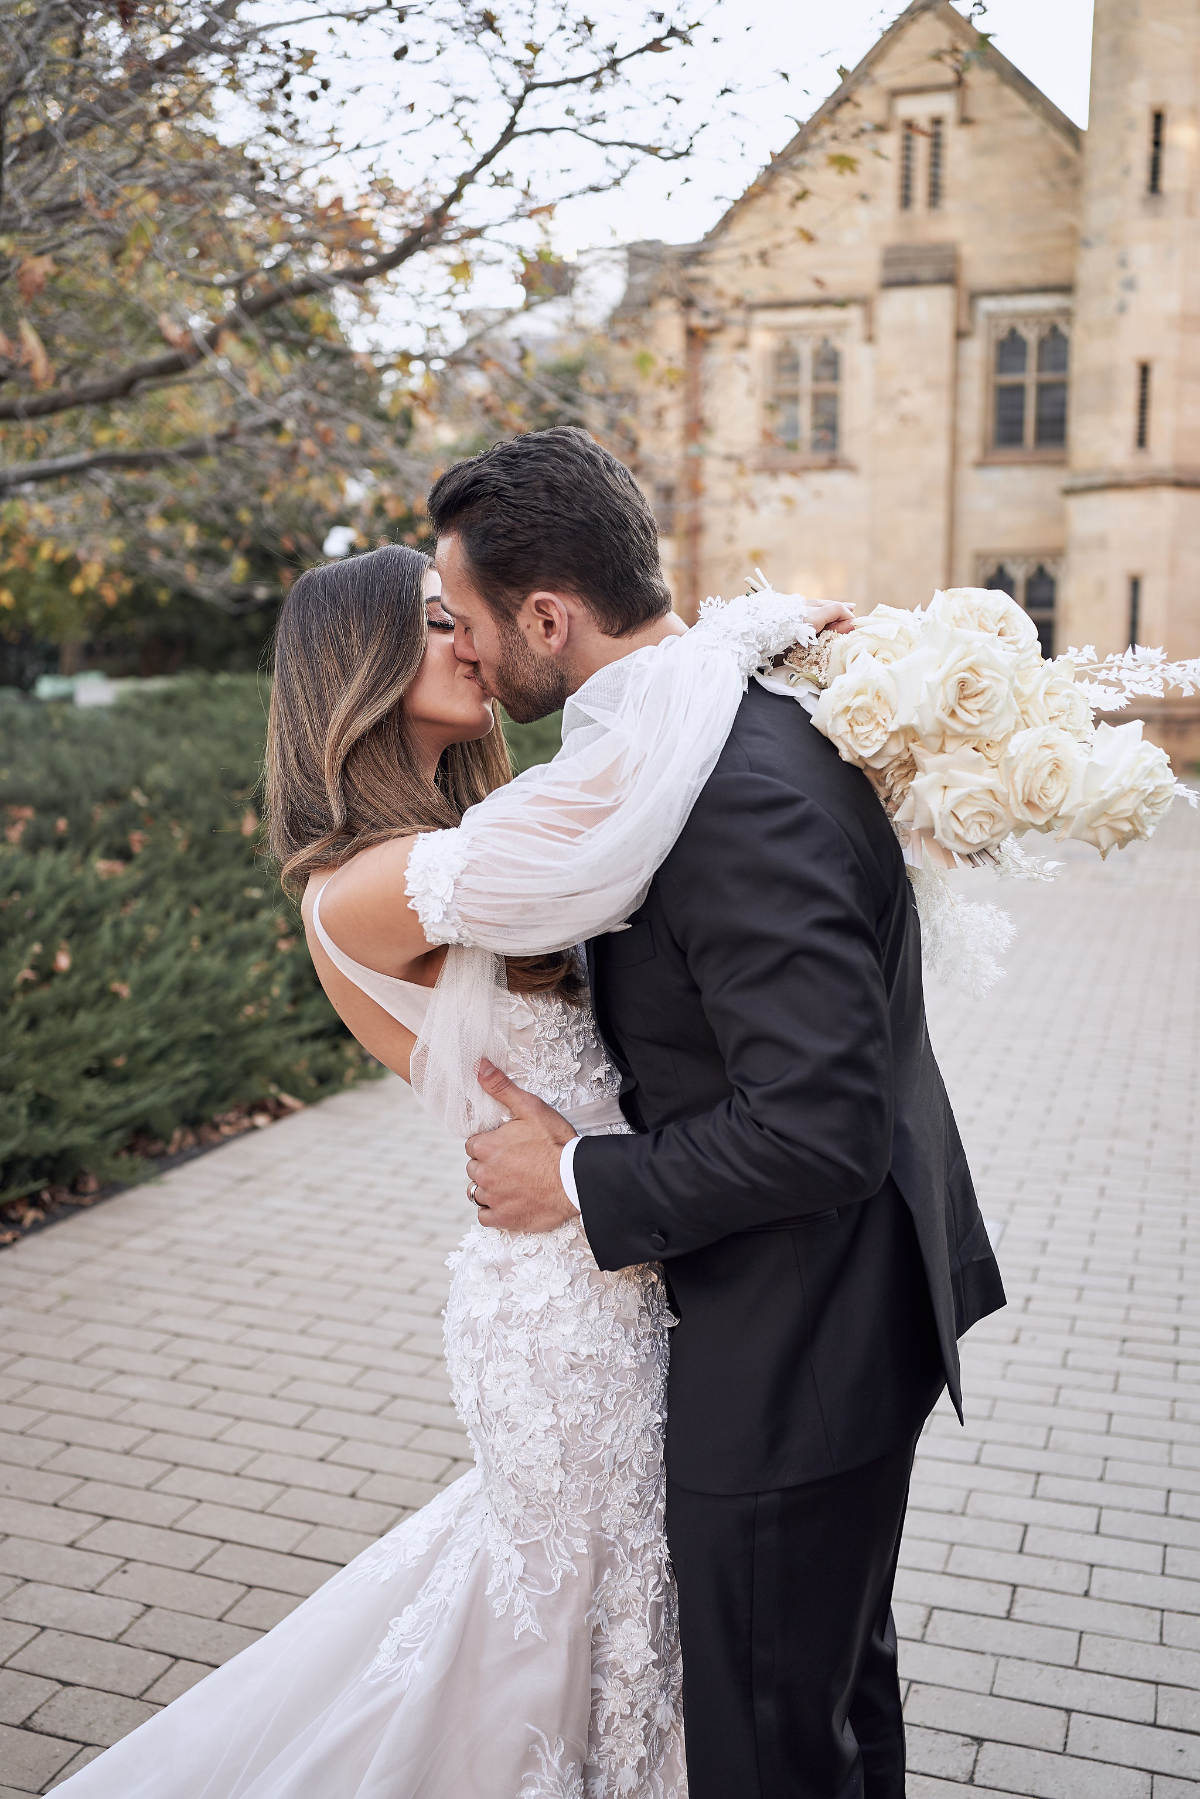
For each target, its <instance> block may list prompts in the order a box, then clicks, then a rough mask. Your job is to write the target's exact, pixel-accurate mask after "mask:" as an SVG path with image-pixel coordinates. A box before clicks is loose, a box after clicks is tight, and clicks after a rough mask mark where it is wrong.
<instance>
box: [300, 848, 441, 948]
mask: <svg viewBox="0 0 1200 1799" xmlns="http://www.w3.org/2000/svg"><path fill="white" fill-rule="evenodd" d="M430 835H431V836H438V835H442V836H444V835H446V833H445V832H441V833H439V832H431V833H430ZM419 841H420V839H419V838H417V837H416V836H406V837H393V838H391V839H390V840H389V841H388V842H386V843H376V844H372V846H371V848H370V849H365V850H360V851H359V852H358V854H357V855H356V856H354V857H353V858H352V860H351V861H349V862H347V863H346V864H345V866H344V867H342V868H339V869H338V870H337V872H336V874H333V875H331V876H330V877H329V879H328V880H327V881H326V882H325V884H324V886H323V888H322V890H321V923H322V924H323V925H324V927H325V929H326V930H327V931H328V933H329V935H330V937H331V938H332V939H333V941H334V942H335V943H336V944H337V946H338V948H339V949H341V950H344V951H345V953H346V954H347V955H348V956H352V957H353V958H354V960H355V961H356V962H362V963H364V964H365V965H366V967H368V968H374V969H376V970H378V972H379V973H380V974H388V975H394V976H396V977H397V978H398V979H400V980H406V981H417V982H421V980H422V976H423V974H424V972H425V965H426V964H427V963H428V961H429V959H430V958H431V957H433V956H438V955H440V954H441V951H440V948H439V946H438V945H437V943H436V941H431V940H430V939H429V938H427V937H426V935H425V932H424V930H423V929H422V927H421V921H420V919H419V918H418V917H417V914H416V913H415V912H413V911H411V910H410V909H409V908H408V907H407V906H397V904H396V895H397V893H403V892H404V882H405V878H406V875H407V871H408V863H409V857H410V855H411V853H412V849H413V846H414V844H416V843H417V842H419Z"/></svg>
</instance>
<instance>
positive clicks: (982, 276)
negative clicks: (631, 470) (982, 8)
mask: <svg viewBox="0 0 1200 1799" xmlns="http://www.w3.org/2000/svg"><path fill="white" fill-rule="evenodd" d="M1093 88H1094V99H1093V126H1092V130H1091V131H1090V132H1089V134H1088V135H1087V145H1086V153H1085V148H1084V134H1083V133H1081V132H1080V131H1079V130H1078V129H1077V128H1076V127H1075V126H1074V125H1072V124H1071V122H1070V121H1069V120H1067V119H1065V118H1064V116H1063V115H1062V114H1061V113H1059V112H1058V111H1057V109H1056V108H1055V107H1054V106H1053V105H1052V104H1051V102H1050V101H1048V100H1047V99H1046V98H1045V96H1044V95H1042V94H1041V93H1040V92H1039V91H1038V89H1037V88H1035V87H1034V86H1033V85H1032V83H1030V82H1029V81H1028V80H1026V78H1025V77H1024V76H1022V75H1020V73H1019V72H1018V71H1017V70H1015V69H1014V68H1013V67H1012V66H1011V65H1010V64H1007V63H1006V62H1005V61H1004V59H1003V58H1001V57H999V56H998V55H997V54H996V53H995V52H994V51H993V50H991V49H988V48H983V47H982V46H981V41H980V40H979V39H978V38H977V37H976V35H975V34H974V33H973V32H972V30H971V28H970V27H969V26H967V25H966V24H965V23H964V21H963V20H962V19H961V17H960V16H959V15H958V14H957V13H956V12H955V11H954V10H953V8H952V7H950V6H949V4H948V3H947V0H914V4H913V5H911V6H910V7H909V8H908V9H907V11H906V12H905V13H904V14H903V15H902V16H901V17H900V19H899V20H898V21H897V22H896V24H895V25H894V26H893V27H892V28H891V29H890V30H889V31H888V32H886V33H885V34H884V36H883V37H882V38H881V40H880V41H879V43H878V44H877V45H876V46H875V48H874V49H873V50H872V51H871V52H870V53H869V54H868V56H867V57H866V58H865V59H864V61H863V62H862V63H861V64H860V65H859V67H858V68H857V69H856V70H855V71H853V72H852V73H851V75H850V76H849V77H848V78H847V79H846V80H845V81H844V82H843V85H842V87H841V88H840V89H839V90H838V92H837V93H836V94H835V95H834V96H832V98H831V99H830V101H828V102H826V104H825V105H824V106H823V107H822V108H821V109H820V110H819V111H818V112H817V114H816V115H814V118H813V119H812V120H811V121H810V122H809V125H808V126H806V127H805V128H804V130H803V131H801V132H800V133H799V135H798V136H797V138H796V139H795V140H794V141H793V143H792V144H791V145H789V146H788V147H787V148H786V149H785V150H784V152H783V153H782V154H781V155H780V156H779V157H778V158H777V159H776V161H775V162H774V163H773V164H772V165H771V167H770V168H769V169H768V170H767V171H765V172H764V174H763V175H762V176H761V177H760V178H759V179H758V180H757V181H756V182H755V183H754V184H753V185H752V186H751V188H750V189H749V190H748V191H747V193H746V194H744V195H743V196H742V198H741V199H740V200H738V201H737V202H736V203H735V205H734V206H733V207H731V209H730V211H729V212H728V213H727V214H726V216H725V218H724V219H723V220H722V221H721V222H720V223H719V224H718V226H717V227H716V228H715V230H714V231H713V232H711V233H710V234H709V236H708V237H707V238H705V239H704V240H703V241H702V242H701V243H700V244H697V245H692V246H687V247H684V248H681V249H666V248H664V247H663V246H658V248H657V254H655V253H654V252H653V251H652V249H651V248H650V247H641V250H640V256H641V262H640V265H639V266H640V276H639V281H638V283H637V284H635V286H634V287H631V294H630V296H629V299H628V301H627V304H626V306H625V307H624V308H623V309H622V311H621V313H620V314H619V315H618V319H617V320H616V321H615V324H616V327H617V328H616V330H615V332H614V337H615V340H616V348H615V350H614V356H615V359H616V365H618V366H622V367H623V369H624V376H623V378H622V383H621V384H622V389H623V392H626V393H627V396H628V415H629V419H630V427H631V440H632V443H633V446H634V449H633V455H634V461H635V464H636V466H637V468H638V472H639V474H640V475H641V476H642V478H643V480H644V481H645V483H646V485H647V487H648V489H649V490H650V492H651V494H652V496H653V497H654V498H655V501H656V504H657V505H658V506H659V510H660V517H661V519H662V523H663V527H664V559H665V561H666V565H667V569H668V575H669V578H670V579H671V582H672V587H673V591H674V592H675V594H676V601H677V605H678V606H679V609H680V610H681V611H682V612H683V613H684V615H685V616H692V615H694V611H695V607H696V606H697V604H698V603H699V601H700V600H701V599H702V598H703V597H704V596H705V594H708V593H714V592H730V591H736V590H739V589H740V588H741V586H742V585H743V583H744V580H745V577H746V575H747V574H748V573H749V572H750V570H751V569H752V568H753V567H754V566H755V565H757V566H760V567H762V568H763V569H764V570H765V571H766V573H767V574H768V575H769V576H770V577H771V579H772V580H773V581H774V582H775V583H776V585H777V586H780V587H784V586H788V587H795V588H801V589H803V590H805V591H808V592H811V593H813V594H817V595H828V596H838V597H845V598H847V599H851V600H854V601H855V602H856V603H857V604H858V606H859V608H860V609H866V608H868V607H870V606H871V605H873V604H875V603H877V602H879V601H880V600H886V601H888V602H890V603H893V604H897V603H899V604H919V603H921V602H922V601H923V600H925V599H926V598H927V597H928V595H929V594H930V592H931V591H932V590H933V589H934V588H935V587H938V586H944V585H949V584H975V583H978V582H980V581H982V580H986V579H991V578H992V577H993V576H996V577H997V578H998V579H1002V580H1003V582H1005V583H1008V584H1010V585H1011V587H1012V589H1013V590H1014V591H1016V593H1017V597H1018V598H1020V599H1022V600H1023V601H1027V603H1029V605H1030V610H1031V611H1033V610H1034V605H1035V601H1036V603H1037V604H1038V605H1040V606H1041V607H1042V609H1043V610H1042V614H1041V616H1040V621H1039V622H1040V623H1041V624H1042V626H1043V627H1044V629H1045V633H1046V635H1045V638H1044V641H1046V642H1050V641H1053V643H1054V647H1055V648H1056V649H1062V648H1065V647H1066V645H1067V644H1068V643H1081V642H1094V643H1096V644H1097V645H1098V646H1099V647H1101V648H1103V649H1112V648H1121V647H1123V646H1124V644H1125V643H1126V642H1127V641H1128V637H1129V628H1130V577H1131V576H1133V575H1135V574H1136V575H1138V576H1139V577H1140V586H1139V600H1138V620H1137V623H1138V635H1139V637H1140V638H1141V640H1142V641H1146V642H1152V643H1164V644H1166V645H1167V646H1168V647H1169V649H1170V650H1171V652H1172V653H1173V654H1175V655H1196V654H1200V226H1198V224H1197V218H1196V202H1195V198H1194V196H1195V194H1196V193H1197V192H1200V117H1198V100H1200V7H1197V5H1196V0H1097V18H1096V43H1095V52H1094V69H1093ZM1155 111H1161V112H1162V113H1163V115H1164V129H1163V147H1162V165H1161V171H1162V187H1163V191H1162V193H1161V194H1157V195H1149V194H1147V193H1146V191H1145V189H1146V185H1147V173H1146V169H1147V155H1148V153H1149V148H1150V133H1151V129H1152V117H1153V114H1154V112H1155ZM935 165H936V167H935ZM1085 165H1086V167H1085ZM906 168H907V175H906V173H905V170H906ZM931 184H932V185H931ZM935 190H936V191H935ZM903 200H907V201H908V202H909V203H908V204H903V203H902V201H903ZM935 202H936V203H935ZM1081 231H1082V242H1081ZM1014 332H1015V333H1016V334H1017V336H1018V337H1019V338H1020V339H1021V340H1022V341H1023V342H1024V344H1025V352H1024V353H1025V355H1026V368H1027V377H1026V380H1025V401H1024V404H1025V413H1026V423H1025V427H1024V440H1023V441H1022V442H1021V443H1020V444H1012V445H1010V446H1008V447H997V413H996V406H997V400H996V395H995V383H996V370H997V356H998V353H999V351H998V345H1000V343H1001V340H1002V339H1005V338H1006V337H1007V338H1008V339H1009V341H1010V343H1011V342H1012V341H1013V340H1012V338H1011V334H1012V333H1014ZM1055 333H1057V334H1059V335H1058V336H1057V337H1056V339H1055V343H1054V344H1050V345H1047V344H1046V343H1045V341H1044V340H1046V339H1047V338H1048V337H1050V336H1052V335H1053V334H1055ZM785 341H791V342H793V343H794V344H795V345H797V346H799V348H798V350H797V352H796V364H797V366H798V369H799V373H798V374H796V373H794V372H792V371H791V365H789V368H788V372H787V378H786V380H784V381H783V382H782V384H781V379H780V373H779V369H780V365H779V364H778V363H777V362H776V360H775V359H776V356H777V354H778V352H779V347H780V345H781V343H783V342H785ZM822 345H824V346H826V349H825V351H823V355H824V357H825V362H824V364H823V365H822V366H823V367H824V368H825V369H826V372H827V368H828V362H829V351H830V350H832V351H833V352H835V353H836V357H837V364H838V381H837V389H838V402H837V404H838V413H839V417H838V432H837V442H836V445H835V446H831V445H830V444H829V443H828V442H827V441H825V439H824V438H822V439H821V441H820V442H818V440H817V438H816V437H814V436H813V435H812V433H811V432H809V430H808V421H809V420H810V417H811V421H812V422H813V428H814V430H815V421H816V418H817V414H816V412H815V411H812V412H811V415H810V413H809V412H807V411H806V410H805V409H806V408H808V407H811V406H813V405H815V401H813V399H812V395H814V394H815V392H816V387H817V382H816V373H817V363H816V362H815V361H814V360H813V358H814V356H815V355H816V352H817V348H818V346H822ZM1068 345H1069V353H1067V352H1066V346H1068ZM1056 347H1057V349H1058V351H1059V353H1060V354H1062V353H1067V354H1068V361H1069V369H1068V372H1067V380H1068V395H1069V407H1068V416H1069V432H1068V433H1067V435H1068V436H1069V439H1070V461H1069V463H1068V452H1067V445H1066V442H1065V441H1061V439H1060V441H1058V442H1053V441H1051V439H1052V437H1053V427H1052V426H1051V425H1047V428H1046V441H1038V437H1039V432H1038V431H1037V430H1035V426H1034V418H1035V415H1036V409H1037V407H1038V405H1039V398H1038V396H1039V394H1041V395H1042V397H1043V399H1044V400H1045V402H1046V404H1047V406H1048V407H1049V408H1051V410H1052V404H1053V399H1054V396H1053V394H1052V393H1051V392H1050V390H1049V388H1048V387H1047V388H1045V389H1043V388H1042V387H1041V386H1039V384H1038V379H1037V376H1038V358H1039V356H1041V355H1042V354H1043V353H1045V354H1047V355H1049V353H1050V351H1051V350H1053V349H1054V348H1056ZM1018 353H1020V352H1018ZM1140 362H1147V363H1149V364H1150V365H1151V377H1150V381H1151V424H1150V440H1149V444H1148V446H1147V447H1146V448H1145V449H1142V450H1139V449H1137V447H1136V444H1135V421H1136V410H1137V382H1138V374H1137V368H1138V364H1139V363H1140ZM1046 367H1047V369H1050V368H1051V363H1050V362H1047V365H1046ZM1046 379H1047V381H1048V382H1052V376H1051V375H1050V374H1047V376H1046ZM789 381H790V382H792V386H791V387H789V386H788V382H789ZM793 388H794V395H793ZM827 392H828V389H826V393H827ZM781 396H783V397H781ZM822 403H823V404H824V405H826V406H828V403H829V402H828V400H827V398H826V399H825V400H824V401H823V402H822ZM789 408H794V410H789ZM822 417H823V418H827V413H826V414H822ZM797 418H799V419H800V425H799V426H797V425H796V420H797ZM826 436H827V434H826ZM801 440H805V441H801ZM1047 595H1049V596H1051V597H1050V599H1047ZM1051 607H1052V608H1053V617H1052V616H1051V611H1050V608H1051ZM1173 716H1174V714H1173ZM1188 716H1190V715H1189V714H1188V709H1187V708H1186V707H1185V708H1184V709H1183V712H1182V713H1181V714H1179V718H1180V719H1182V723H1179V722H1178V721H1177V722H1176V723H1175V724H1173V725H1172V727H1171V729H1172V735H1173V739H1174V747H1175V749H1176V750H1177V751H1178V750H1180V749H1181V748H1182V751H1183V753H1185V754H1188V755H1191V754H1195V755H1197V756H1200V731H1197V732H1196V733H1195V743H1194V745H1193V743H1192V738H1191V737H1190V736H1189V735H1188V733H1189V732H1190V730H1191V726H1190V725H1189V724H1188V722H1187V719H1188ZM1156 728H1157V727H1156ZM1181 732H1182V735H1181V734H1180V733H1181Z"/></svg>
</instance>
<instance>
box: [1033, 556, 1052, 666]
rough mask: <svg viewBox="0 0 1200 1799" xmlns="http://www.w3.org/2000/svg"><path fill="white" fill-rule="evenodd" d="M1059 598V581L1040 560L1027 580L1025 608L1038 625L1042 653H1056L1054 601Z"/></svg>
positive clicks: (1049, 654)
mask: <svg viewBox="0 0 1200 1799" xmlns="http://www.w3.org/2000/svg"><path fill="white" fill-rule="evenodd" d="M1057 598H1058V582H1057V580H1056V579H1055V577H1054V575H1053V574H1051V572H1050V570H1049V569H1048V568H1047V567H1046V565H1045V563H1044V562H1039V563H1038V565H1037V567H1036V568H1035V569H1034V570H1033V572H1032V573H1031V574H1030V575H1029V576H1028V577H1027V578H1026V581H1025V610H1026V612H1028V614H1029V616H1030V618H1031V619H1032V620H1033V622H1034V624H1035V625H1036V626H1037V634H1038V641H1039V642H1040V643H1041V646H1042V655H1043V656H1045V657H1047V658H1049V657H1051V656H1053V654H1054V602H1055V600H1056V599H1057Z"/></svg>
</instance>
